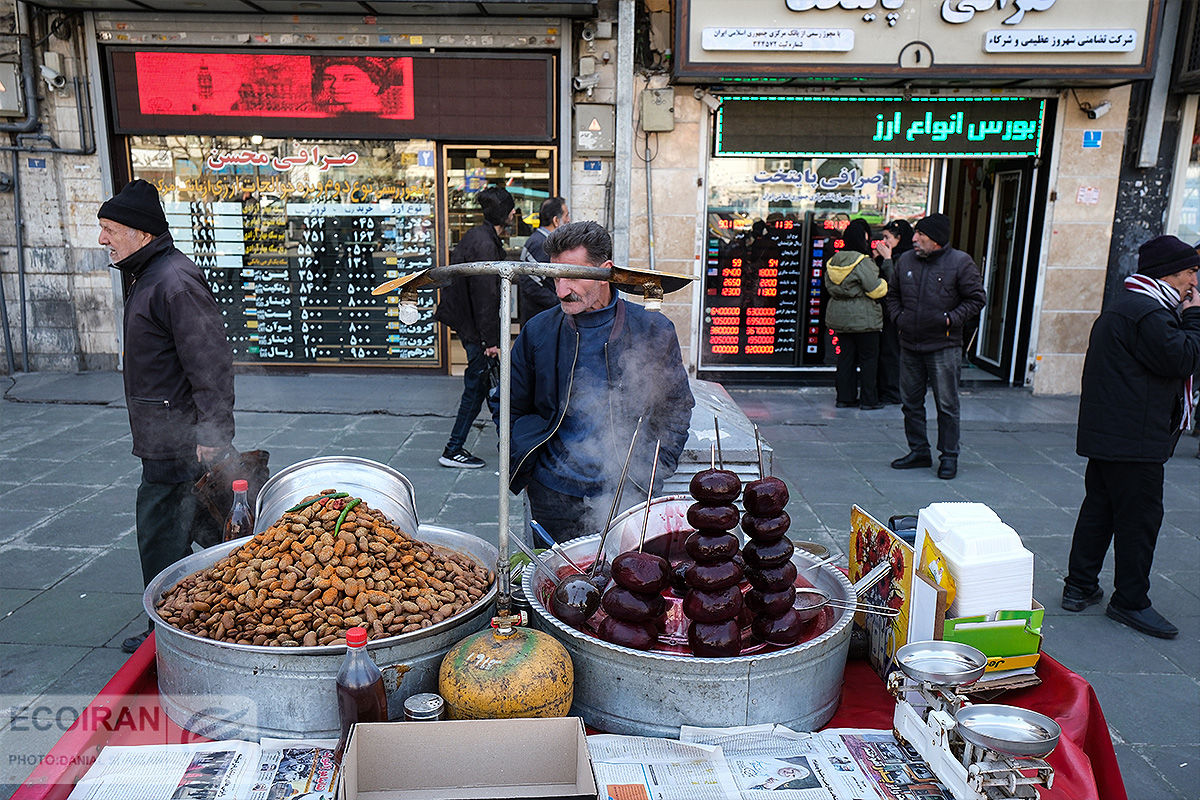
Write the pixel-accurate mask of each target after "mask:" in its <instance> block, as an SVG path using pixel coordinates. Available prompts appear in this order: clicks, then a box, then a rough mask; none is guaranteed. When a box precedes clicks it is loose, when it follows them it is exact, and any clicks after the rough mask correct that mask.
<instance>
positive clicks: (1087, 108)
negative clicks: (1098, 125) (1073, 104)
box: [1081, 100, 1112, 119]
mask: <svg viewBox="0 0 1200 800" xmlns="http://www.w3.org/2000/svg"><path fill="white" fill-rule="evenodd" d="M1081 107H1082V108H1083V113H1084V114H1086V115H1087V118H1088V119H1100V118H1101V117H1103V116H1104V115H1105V114H1107V113H1108V112H1109V111H1112V103H1111V102H1109V101H1108V100H1105V101H1104V102H1102V103H1097V104H1096V105H1094V106H1093V105H1090V104H1088V103H1084V104H1083V105H1082V106H1081Z"/></svg>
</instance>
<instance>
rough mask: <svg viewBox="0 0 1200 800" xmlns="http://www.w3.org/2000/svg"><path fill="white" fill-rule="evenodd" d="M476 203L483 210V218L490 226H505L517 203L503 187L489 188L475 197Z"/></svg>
mask: <svg viewBox="0 0 1200 800" xmlns="http://www.w3.org/2000/svg"><path fill="white" fill-rule="evenodd" d="M475 202H477V203H479V207H480V208H482V209H483V218H484V219H485V220H487V221H488V224H489V225H504V224H506V223H507V222H508V215H509V212H511V211H512V210H513V209H514V208H516V205H517V204H516V202H515V201H514V200H513V198H512V195H511V194H509V193H508V190H507V189H505V188H504V187H503V186H489V187H487V188H486V189H484V190H483V191H481V192H480V193H479V194H478V195H476V196H475Z"/></svg>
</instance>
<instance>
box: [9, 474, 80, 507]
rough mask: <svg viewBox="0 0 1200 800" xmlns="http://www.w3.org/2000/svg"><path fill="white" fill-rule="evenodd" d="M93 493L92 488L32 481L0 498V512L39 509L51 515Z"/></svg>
mask: <svg viewBox="0 0 1200 800" xmlns="http://www.w3.org/2000/svg"><path fill="white" fill-rule="evenodd" d="M95 493H96V487H94V486H79V485H74V484H68V483H41V482H40V481H34V482H32V483H28V484H26V485H24V486H22V487H20V488H18V489H14V490H13V491H11V492H8V493H7V494H5V495H4V496H3V497H0V510H6V509H29V508H39V509H42V510H43V511H44V512H46V513H47V514H52V513H54V512H56V511H61V510H62V509H64V508H67V507H69V506H73V505H75V504H76V503H78V502H79V501H80V500H82V499H83V498H85V497H88V496H90V495H92V494H95Z"/></svg>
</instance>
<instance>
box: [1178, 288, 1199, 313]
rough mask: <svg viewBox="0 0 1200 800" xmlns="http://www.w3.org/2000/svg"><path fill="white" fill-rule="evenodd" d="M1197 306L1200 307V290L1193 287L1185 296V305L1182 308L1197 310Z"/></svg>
mask: <svg viewBox="0 0 1200 800" xmlns="http://www.w3.org/2000/svg"><path fill="white" fill-rule="evenodd" d="M1197 306H1200V289H1197V288H1196V287H1195V286H1193V287H1192V288H1190V289H1188V290H1187V292H1186V293H1185V294H1184V295H1183V304H1182V305H1180V308H1181V309H1183V308H1196V307H1197Z"/></svg>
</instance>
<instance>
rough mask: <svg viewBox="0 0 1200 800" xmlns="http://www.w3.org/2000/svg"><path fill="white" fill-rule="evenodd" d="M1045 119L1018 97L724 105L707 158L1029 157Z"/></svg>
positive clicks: (1038, 105) (1039, 103)
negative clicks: (807, 156)
mask: <svg viewBox="0 0 1200 800" xmlns="http://www.w3.org/2000/svg"><path fill="white" fill-rule="evenodd" d="M1045 113H1046V101H1044V100H1034V99H1029V98H1022V97H1011V98H993V97H978V98H959V99H951V98H932V97H930V98H915V99H912V100H904V99H903V98H899V97H801V96H779V97H725V98H722V101H721V107H720V110H719V111H718V112H717V128H716V143H715V148H714V153H715V155H717V156H776V157H785V156H796V155H813V156H889V155H892V156H898V155H903V156H935V157H941V158H947V157H950V158H953V157H955V156H1011V157H1019V156H1035V155H1037V154H1038V153H1039V152H1040V151H1041V139H1042V125H1043V120H1044V117H1045ZM785 178H786V176H785ZM785 178H781V179H779V180H781V181H784V182H798V181H787V180H785Z"/></svg>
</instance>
